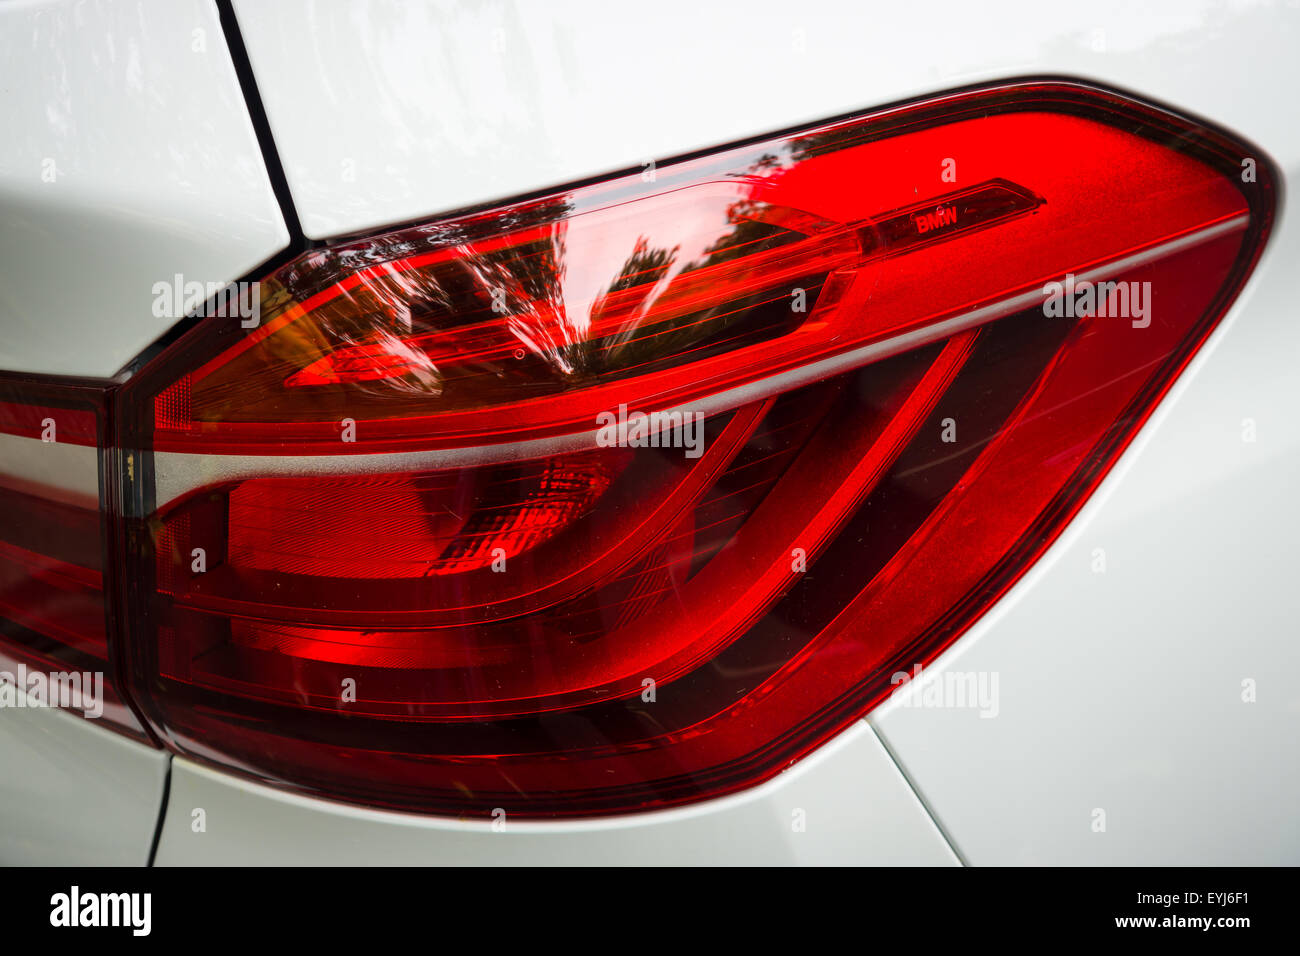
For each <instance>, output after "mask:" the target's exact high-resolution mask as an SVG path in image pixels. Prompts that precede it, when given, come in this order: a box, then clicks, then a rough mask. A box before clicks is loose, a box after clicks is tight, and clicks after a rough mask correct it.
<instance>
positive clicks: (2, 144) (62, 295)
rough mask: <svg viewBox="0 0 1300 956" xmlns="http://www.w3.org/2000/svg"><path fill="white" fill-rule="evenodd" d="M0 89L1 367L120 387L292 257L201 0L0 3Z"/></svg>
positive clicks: (209, 9) (217, 33) (212, 14)
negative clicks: (213, 310) (230, 297)
mask: <svg viewBox="0 0 1300 956" xmlns="http://www.w3.org/2000/svg"><path fill="white" fill-rule="evenodd" d="M0 76H3V78H4V82H2V83H0V118H3V121H4V129H5V135H4V136H2V137H0V263H3V269H4V273H3V287H2V291H0V329H3V330H4V334H3V335H0V369H3V370H8V371H19V372H46V373H53V374H61V375H89V376H111V375H114V374H116V373H117V371H118V370H119V369H120V368H122V366H123V365H125V364H126V363H127V362H128V361H129V360H130V359H132V358H133V357H134V356H135V355H136V354H137V353H139V352H140V351H142V350H143V349H144V348H146V347H147V346H148V345H149V344H150V343H151V342H153V341H154V340H155V339H156V338H158V337H159V336H160V335H162V334H163V333H164V332H166V331H167V330H168V329H169V328H170V327H171V326H172V325H174V324H175V322H176V318H175V316H172V315H163V316H157V315H154V312H153V303H154V292H153V285H154V283H155V282H168V283H170V282H171V281H172V278H173V276H174V275H176V274H177V273H180V274H181V275H183V276H184V277H185V279H186V280H187V281H198V282H203V283H208V282H227V281H229V280H231V279H234V278H237V277H238V276H240V275H242V274H244V273H246V272H248V271H249V270H251V269H252V268H254V267H255V266H256V265H257V264H258V263H260V262H262V261H263V260H265V259H267V258H269V257H270V256H272V255H274V254H275V253H276V252H277V251H279V250H280V249H282V248H284V246H285V245H286V244H287V242H288V233H287V232H286V230H285V227H284V223H283V220H282V217H281V214H280V210H279V206H278V205H277V204H276V201H275V197H274V195H273V194H272V192H271V187H270V184H269V181H268V180H267V176H266V170H265V167H264V165H263V162H262V155H261V152H260V151H259V149H258V146H257V141H256V138H255V136H254V134H253V128H252V124H251V122H250V121H249V118H248V113H247V111H246V109H245V107H244V100H243V95H242V93H241V91H240V89H239V84H238V82H237V80H236V77H235V72H234V67H233V65H232V64H231V60H230V56H229V53H228V52H227V50H226V45H225V40H224V38H223V36H222V33H221V28H220V25H219V23H218V21H217V16H216V8H215V6H214V5H213V4H212V3H211V2H204V0H180V2H178V0H127V2H118V3H76V2H68V0H47V2H36V3H5V4H0Z"/></svg>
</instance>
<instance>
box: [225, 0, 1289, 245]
mask: <svg viewBox="0 0 1300 956" xmlns="http://www.w3.org/2000/svg"><path fill="white" fill-rule="evenodd" d="M236 12H237V14H238V17H239V22H240V24H241V28H242V33H243V35H244V37H245V39H246V42H247V45H248V50H249V56H250V58H251V60H252V64H253V69H254V72H255V73H256V76H257V80H258V87H259V89H260V90H261V93H262V97H263V99H264V101H265V104H266V109H267V113H268V116H269V118H270V121H271V125H272V128H273V131H274V134H275V139H276V143H277V146H278V148H279V150H280V154H281V157H282V159H283V161H284V165H285V171H286V173H287V175H288V178H289V184H290V189H291V191H292V193H293V196H294V201H295V204H296V205H297V208H298V211H299V214H300V216H301V219H302V223H303V228H304V230H305V231H306V233H307V234H308V235H309V236H315V237H324V236H332V235H339V234H343V233H349V232H356V231H360V230H366V229H373V228H374V227H377V226H381V225H384V224H387V223H392V222H397V221H401V220H407V219H412V218H418V217H423V216H429V215H432V214H435V213H439V212H445V211H448V210H452V209H459V208H463V207H466V206H471V205H475V204H478V203H485V202H492V201H495V200H499V199H501V198H503V197H507V196H512V195H518V194H521V193H526V192H532V191H535V190H539V189H542V188H544V187H548V186H553V185H557V184H562V183H566V182H570V181H573V180H577V179H582V178H585V177H590V176H596V175H600V174H603V173H607V172H610V171H612V170H619V169H628V168H641V167H642V164H643V163H646V162H649V161H651V160H662V159H664V158H665V157H670V156H674V155H678V154H680V153H683V152H687V151H691V150H696V149H705V148H710V147H714V146H718V145H719V144H723V143H727V142H729V141H732V140H736V139H741V138H745V137H751V136H758V135H762V134H766V133H771V132H773V131H775V130H778V129H782V128H784V127H788V126H795V125H801V124H805V123H811V122H815V121H818V120H822V119H825V118H827V117H830V116H834V115H837V114H840V113H848V112H854V111H858V110H865V109H869V108H872V107H877V106H880V105H883V104H886V103H889V102H891V101H894V100H898V99H903V98H907V97H912V96H917V95H921V94H924V93H931V92H937V91H942V90H947V89H952V88H954V87H959V86H962V85H965V84H970V83H974V82H979V81H984V80H994V79H1002V78H1006V77H1012V76H1020V75H1029V74H1043V73H1063V74H1072V75H1077V76H1081V77H1096V78H1098V79H1106V80H1109V81H1110V82H1112V83H1115V84H1119V85H1122V86H1127V87H1131V88H1133V89H1134V90H1137V91H1139V92H1142V93H1144V94H1145V95H1147V96H1149V97H1152V98H1155V99H1164V100H1169V101H1171V102H1173V103H1176V104H1181V105H1182V106H1184V107H1185V108H1189V109H1194V110H1197V111H1199V112H1201V113H1203V114H1206V115H1208V116H1209V117H1211V118H1214V119H1217V120H1220V121H1221V122H1225V123H1228V122H1232V123H1235V124H1236V125H1237V127H1238V132H1240V133H1243V134H1245V135H1247V136H1252V137H1255V138H1257V139H1260V140H1264V135H1263V134H1265V133H1268V134H1269V135H1270V136H1271V137H1276V138H1275V139H1270V140H1269V141H1268V142H1269V146H1270V148H1271V149H1273V150H1276V151H1285V150H1287V149H1289V148H1291V147H1293V146H1294V145H1295V143H1296V141H1297V137H1300V130H1298V129H1296V128H1295V124H1294V123H1287V122H1281V121H1282V120H1291V119H1293V118H1294V110H1288V109H1287V108H1286V106H1285V102H1286V101H1285V99H1279V98H1278V94H1279V93H1280V92H1281V91H1283V90H1289V89H1293V88H1294V85H1295V83H1294V77H1295V72H1294V67H1293V66H1291V63H1292V61H1293V51H1294V48H1295V43H1296V40H1297V37H1296V35H1295V29H1296V27H1295V20H1296V16H1297V13H1298V12H1300V11H1297V10H1296V9H1295V8H1294V5H1291V6H1289V7H1288V8H1287V9H1286V10H1283V9H1282V4H1281V3H1272V4H1254V3H1240V2H1236V3H1223V2H1210V0H1200V2H1186V0H1161V2H1158V3H1144V4H1134V3H1131V2H1129V0H1089V2H1078V3H1073V4H1060V3H1053V4H1043V3H1040V2H1036V0H995V2H990V3H958V2H949V3H945V4H943V5H942V6H941V7H939V8H936V7H935V6H933V5H931V4H920V3H848V2H843V0H801V2H799V3H789V2H785V0H754V2H748V3H744V4H735V5H732V4H723V3H699V2H695V0H663V2H659V3H655V4H653V5H651V6H646V5H640V4H620V3H609V2H605V0H552V2H547V3H526V2H499V3H466V2H453V0H443V2H432V3H410V4H395V3H384V2H356V0H285V2H280V3H274V4H270V3H257V2H246V0H237V3H236ZM1283 18H1285V19H1284V22H1279V21H1280V20H1283ZM1270 113H1271V114H1272V115H1273V116H1274V117H1275V119H1272V118H1270Z"/></svg>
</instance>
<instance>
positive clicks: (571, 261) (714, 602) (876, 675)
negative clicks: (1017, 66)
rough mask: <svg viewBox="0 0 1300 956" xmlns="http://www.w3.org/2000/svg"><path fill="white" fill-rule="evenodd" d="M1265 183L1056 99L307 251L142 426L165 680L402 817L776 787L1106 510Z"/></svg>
mask: <svg viewBox="0 0 1300 956" xmlns="http://www.w3.org/2000/svg"><path fill="white" fill-rule="evenodd" d="M1243 161H1247V162H1246V165H1247V166H1248V167H1249V166H1253V167H1255V168H1256V169H1257V173H1256V174H1255V175H1253V176H1252V175H1246V176H1243V174H1242V172H1243ZM1267 166H1268V164H1267V162H1266V161H1264V160H1263V159H1262V158H1261V157H1258V156H1256V155H1255V154H1252V153H1249V152H1247V151H1245V150H1244V149H1243V148H1242V147H1241V146H1240V145H1237V144H1235V143H1233V142H1232V141H1231V140H1229V139H1228V138H1226V137H1225V136H1223V135H1221V134H1219V133H1217V132H1214V131H1211V130H1208V129H1205V128H1203V127H1201V126H1198V125H1196V124H1192V123H1190V122H1188V121H1186V120H1183V119H1180V118H1177V117H1175V116H1172V115H1171V114H1169V113H1167V112H1164V111H1162V110H1158V109H1154V108H1151V107H1147V106H1143V105H1139V104H1136V103H1134V102H1132V101H1131V100H1128V99H1125V98H1122V97H1119V96H1116V95H1112V94H1109V93H1105V92H1101V91H1098V90H1095V89H1092V88H1087V87H1083V86H1079V85H1074V84H1066V83H1023V84H1013V85H1009V86H1001V87H997V88H992V89H983V90H978V91H974V92H969V93H962V94H957V95H952V96H947V97H943V98H940V99H937V100H931V101H927V102H924V103H920V104H918V105H911V106H906V107H901V108H896V109H890V110H886V111H883V112H880V113H876V114H873V115H870V116H867V117H865V118H854V119H850V120H845V121H840V122H834V123H830V124H827V125H824V126H821V127H818V128H815V129H811V130H806V131H802V132H798V133H793V134H789V135H784V136H780V137H776V138H772V139H768V140H764V141H761V142H756V143H751V144H747V145H742V146H737V147H732V148H728V149H724V150H719V151H715V152H711V153H708V154H705V155H700V156H696V157H693V158H688V159H684V160H681V161H676V162H671V163H662V164H660V165H659V166H658V167H657V168H655V169H654V170H653V175H651V174H650V172H649V170H645V171H641V172H638V173H633V174H630V175H626V176H619V177H614V178H612V179H608V180H605V181H602V182H598V183H595V184H591V185H585V186H580V187H575V188H572V189H566V190H561V191H557V192H554V193H552V194H549V195H546V196H543V197H541V198H535V199H530V200H526V201H522V202H518V203H515V204H512V205H508V206H504V207H501V208H497V209H492V210H488V211H483V212H474V213H471V214H467V215H462V216H456V217H451V218H447V219H443V220H440V221H438V222H434V223H430V224H427V225H416V226H410V227H406V228H402V229H398V230H395V231H393V232H389V233H385V234H383V235H379V236H374V237H370V238H366V239H361V240H356V241H348V242H345V243H340V244H337V245H332V246H327V247H324V248H319V249H313V250H311V251H309V252H306V253H304V254H303V255H301V256H300V257H299V258H297V259H295V260H293V261H292V262H290V263H288V264H287V265H285V266H283V267H281V268H279V269H277V270H276V271H274V272H273V273H272V274H271V275H269V276H267V277H266V278H265V279H264V280H263V281H262V283H261V286H260V290H261V303H262V312H261V315H260V320H259V322H258V324H257V326H256V327H255V328H252V329H246V328H243V327H242V326H241V323H240V322H238V321H236V320H235V319H233V318H208V319H205V320H203V321H201V322H198V323H197V324H195V325H194V326H193V327H192V328H191V329H190V330H189V331H188V332H187V333H186V334H184V335H183V336H181V337H180V338H179V339H178V340H176V341H175V342H174V343H173V344H172V345H170V346H169V347H168V348H167V349H166V350H165V351H164V352H163V353H162V354H160V355H159V356H158V357H157V358H155V359H154V360H152V361H151V362H149V363H148V364H147V365H146V366H145V367H144V368H143V370H142V371H140V372H139V374H137V375H136V376H134V377H133V378H132V379H131V380H130V381H129V382H128V383H127V384H126V385H125V386H124V387H123V388H122V389H121V390H120V393H119V395H118V399H117V409H118V413H119V417H120V422H121V433H120V445H121V449H122V451H121V461H120V465H121V472H120V480H121V487H122V491H123V501H122V511H123V515H124V518H125V519H126V524H125V528H124V534H123V535H122V541H123V544H124V547H125V552H124V555H123V558H124V560H125V562H126V568H127V573H126V574H125V575H124V576H123V580H124V587H123V600H124V613H123V619H124V620H125V621H126V622H127V626H128V628H129V635H128V643H127V655H128V657H129V661H130V664H129V668H130V684H129V689H130V692H131V695H132V697H133V699H134V701H135V703H137V704H138V706H139V707H140V709H141V712H142V713H143V714H144V715H145V717H146V718H147V721H148V723H149V724H150V725H151V727H152V728H153V729H154V731H155V732H156V733H157V734H158V736H159V737H160V739H162V740H163V741H164V742H165V743H166V744H167V745H168V746H170V747H172V748H174V749H175V750H176V751H177V752H180V753H183V754H186V755H189V756H192V757H196V758H200V759H203V760H206V761H208V762H211V763H213V764H216V765H219V766H223V767H227V768H231V769H234V770H237V771H239V772H242V773H245V774H249V775H251V776H254V777H256V778H259V779H262V780H265V781H268V782H271V783H274V784H277V785H282V786H287V787H290V788H294V789H297V790H300V791H304V792H310V793H319V794H326V795H331V796H336V797H341V798H344V799H348V800H353V801H357V802H361V803H366V804H372V805H379V806H385V807H393V808H403V809H419V810H426V811H434V812H441V813H451V814H467V815H476V814H489V813H491V812H492V811H493V810H494V809H496V808H503V809H505V810H506V812H508V813H516V814H520V815H524V816H556V815H567V814H598V813H611V812H619V811H627V810H634V809H646V808H653V807H663V806H669V805H673V804H677V803H681V802H683V801H687V800H692V799H699V798H703V797H707V796H714V795H718V794H723V793H727V792H730V791H733V790H736V789H738V788H740V787H743V786H747V785H750V784H753V783H755V782H757V781H760V780H763V779H766V778H768V777H770V776H772V775H773V774H775V773H777V772H778V771H780V770H781V769H782V768H784V767H786V766H788V765H789V764H790V762H791V761H793V760H796V759H797V758H799V757H800V756H802V755H804V754H806V753H808V752H809V751H810V750H811V749H813V748H815V747H816V746H817V745H818V744H820V743H821V742H823V741H825V740H826V739H827V738H828V737H830V736H831V735H833V734H835V733H836V732H837V731H839V730H840V729H842V728H844V727H845V726H846V725H847V724H849V723H850V722H851V721H853V720H855V719H857V718H859V717H861V716H862V715H863V714H864V713H866V712H867V711H868V710H869V709H870V708H871V707H872V706H873V705H874V704H875V703H877V702H878V701H880V700H881V699H882V697H883V696H884V695H885V694H886V693H887V692H888V690H889V689H890V687H891V684H890V678H891V675H893V674H894V673H896V672H898V671H910V670H911V669H912V668H913V666H914V665H916V664H918V663H922V664H923V663H925V662H928V661H929V660H931V659H932V658H933V657H934V656H935V655H936V654H937V653H939V652H940V651H941V650H942V649H943V648H944V647H946V646H947V645H948V644H950V643H951V642H952V640H953V639H954V638H956V637H957V636H958V635H959V634H960V633H961V632H962V631H963V630H965V629H966V628H967V627H969V625H970V624H971V623H972V622H973V621H974V620H975V619H976V618H977V617H978V616H979V615H980V614H981V612H982V611H983V610H984V609H986V608H987V607H988V606H989V605H990V604H991V603H992V602H993V601H995V600H996V599H997V598H998V597H999V596H1000V595H1001V594H1003V593H1004V592H1005V591H1006V590H1007V588H1008V587H1010V585H1011V584H1012V583H1013V582H1014V581H1015V580H1016V578H1017V577H1018V576H1019V575H1020V574H1021V573H1022V572H1023V571H1024V570H1025V568H1026V567H1028V565H1029V564H1030V563H1031V562H1032V561H1033V560H1034V558H1035V557H1036V556H1037V555H1038V554H1040V553H1041V552H1042V550H1043V549H1044V548H1045V547H1046V546H1047V544H1048V543H1049V542H1050V541H1051V540H1052V539H1053V538H1054V537H1055V536H1056V534H1057V533H1058V532H1059V531H1060V529H1061V528H1062V527H1063V525H1064V524H1065V523H1066V522H1067V521H1068V520H1069V519H1070V517H1071V516H1072V515H1073V514H1074V513H1075V512H1076V511H1077V509H1078V508H1079V507H1080V506H1081V504H1082V503H1083V501H1084V500H1085V498H1086V497H1087V495H1088V493H1089V492H1090V491H1091V490H1092V488H1094V487H1095V486H1096V484H1097V482H1098V481H1099V480H1100V479H1101V477H1102V476H1103V475H1104V473H1105V472H1106V470H1107V468H1108V467H1109V466H1110V465H1111V463H1112V462H1113V461H1114V460H1115V458H1116V456H1117V455H1118V454H1119V453H1120V451H1121V450H1122V449H1123V448H1124V447H1125V445H1126V444H1127V442H1128V441H1129V439H1130V438H1131V437H1132V436H1133V434H1134V432H1135V430H1136V429H1137V428H1138V427H1139V426H1140V425H1141V423H1142V422H1143V421H1144V420H1145V419H1146V417H1147V416H1148V415H1149V414H1150V412H1151V410H1152V409H1153V408H1154V407H1155V405H1156V403H1157V402H1158V401H1159V400H1160V398H1161V396H1162V395H1163V394H1164V392H1165V390H1166V389H1167V388H1168V387H1169V385H1170V383H1171V382H1172V380H1173V379H1174V378H1175V376H1176V375H1177V374H1178V373H1179V371H1180V370H1181V369H1182V368H1183V367H1184V365H1185V364H1186V362H1187V361H1188V359H1189V358H1190V356H1191V355H1192V353H1193V352H1194V351H1195V349H1196V348H1197V346H1198V345H1199V344H1200V343H1201V342H1202V341H1203V340H1204V338H1205V336H1206V335H1207V334H1208V332H1209V331H1210V330H1211V328H1212V327H1213V326H1214V325H1215V323H1216V322H1217V321H1218V319H1219V318H1220V317H1221V316H1222V315H1223V313H1224V311H1225V310H1226V308H1227V306H1228V305H1229V303H1230V302H1231V301H1232V299H1233V297H1234V296H1235V295H1236V293H1237V291H1238V290H1239V289H1240V287H1241V285H1242V282H1243V281H1244V279H1245V277H1246V275H1247V274H1248V272H1249V271H1250V269H1251V267H1252V265H1253V263H1254V261H1255V259H1256V257H1257V256H1258V254H1259V251H1260V248H1261V245H1262V243H1263V241H1264V239H1265V237H1266V234H1267V231H1268V227H1269V223H1270V217H1271V214H1272V208H1273V195H1272V184H1271V183H1272V181H1271V179H1270V176H1269V170H1268V168H1267ZM656 416H657V417H656Z"/></svg>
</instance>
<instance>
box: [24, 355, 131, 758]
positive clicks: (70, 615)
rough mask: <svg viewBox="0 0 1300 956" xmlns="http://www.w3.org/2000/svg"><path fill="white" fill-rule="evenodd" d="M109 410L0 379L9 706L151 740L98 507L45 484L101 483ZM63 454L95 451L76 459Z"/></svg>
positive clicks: (68, 390)
mask: <svg viewBox="0 0 1300 956" xmlns="http://www.w3.org/2000/svg"><path fill="white" fill-rule="evenodd" d="M102 400H103V399H102V395H100V394H97V392H96V390H95V389H92V388H79V387H75V386H59V385H49V384H39V385H35V384H33V383H31V382H30V381H23V380H18V379H14V378H10V377H0V684H4V685H5V686H4V687H0V700H2V701H3V703H2V704H0V706H3V707H33V706H39V707H55V706H57V707H62V708H64V709H66V710H69V711H72V712H74V713H80V714H82V715H84V716H86V717H88V718H89V719H92V720H96V721H97V722H102V723H103V724H104V725H105V726H107V727H111V728H113V729H114V730H117V731H119V732H121V733H125V734H128V735H130V736H134V737H140V738H142V737H144V736H145V732H144V729H143V727H142V726H141V725H140V722H139V720H138V719H137V718H136V716H135V714H134V713H133V712H132V711H131V710H130V708H129V707H128V706H127V704H126V703H125V702H124V701H123V700H122V698H121V696H120V695H119V693H118V689H117V681H116V677H115V666H114V663H113V661H112V654H111V653H110V650H109V642H108V624H107V617H108V611H107V608H106V606H105V605H106V602H105V596H104V574H103V566H104V553H105V548H104V532H103V528H104V516H103V514H101V509H100V498H99V495H98V493H94V494H92V493H89V492H78V491H74V490H69V489H68V488H66V487H60V486H59V485H57V484H53V483H51V482H49V481H47V480H42V476H46V475H50V474H52V473H60V472H63V473H66V472H69V471H75V470H77V469H78V468H82V469H84V470H85V472H86V473H87V474H86V475H85V476H84V477H88V478H90V479H92V481H93V479H94V478H95V476H96V474H97V472H98V467H99V464H98V460H97V457H96V454H95V451H94V446H96V445H97V444H98V443H99V436H100V435H101V433H102V425H101V417H102V416H101V410H100V405H101V403H102ZM60 444H65V445H72V446H86V445H89V446H91V447H90V448H80V447H78V448H76V449H75V451H74V453H73V457H71V458H70V457H68V456H67V455H66V454H65V452H66V449H64V448H61V447H59V446H60ZM63 477H66V475H64V476H63ZM19 694H21V695H23V697H24V699H23V700H22V701H19V699H18V696H17V695H19ZM11 695H12V696H11Z"/></svg>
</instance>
